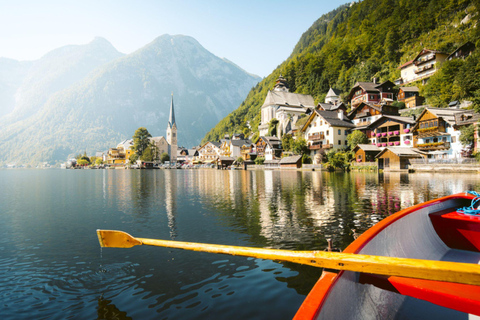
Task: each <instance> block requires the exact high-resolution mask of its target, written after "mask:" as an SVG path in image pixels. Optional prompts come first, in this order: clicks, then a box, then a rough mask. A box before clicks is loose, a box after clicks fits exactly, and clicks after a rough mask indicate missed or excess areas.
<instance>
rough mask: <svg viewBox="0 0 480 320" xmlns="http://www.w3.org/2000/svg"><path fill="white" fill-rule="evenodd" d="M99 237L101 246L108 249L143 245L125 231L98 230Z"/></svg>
mask: <svg viewBox="0 0 480 320" xmlns="http://www.w3.org/2000/svg"><path fill="white" fill-rule="evenodd" d="M97 236H98V241H99V242H100V246H101V247H106V248H131V247H133V246H137V245H141V244H142V242H141V241H139V240H137V239H135V238H134V237H132V236H131V235H129V234H128V233H126V232H123V231H117V230H99V229H98V230H97Z"/></svg>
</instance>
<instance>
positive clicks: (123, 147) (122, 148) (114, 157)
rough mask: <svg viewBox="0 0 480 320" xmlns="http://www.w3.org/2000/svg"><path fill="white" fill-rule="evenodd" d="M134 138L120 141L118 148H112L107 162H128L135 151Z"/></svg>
mask: <svg viewBox="0 0 480 320" xmlns="http://www.w3.org/2000/svg"><path fill="white" fill-rule="evenodd" d="M132 147H133V140H132V139H127V140H124V141H122V142H120V143H119V144H118V145H117V147H116V148H110V149H109V150H108V154H107V164H126V163H128V159H129V158H130V156H131V155H132V154H133V153H134V151H133V148H132Z"/></svg>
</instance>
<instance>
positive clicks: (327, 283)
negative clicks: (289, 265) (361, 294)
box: [294, 192, 475, 320]
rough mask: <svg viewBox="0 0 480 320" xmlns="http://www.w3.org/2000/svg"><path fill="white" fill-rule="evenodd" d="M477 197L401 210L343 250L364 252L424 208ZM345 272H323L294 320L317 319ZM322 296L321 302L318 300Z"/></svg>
mask: <svg viewBox="0 0 480 320" xmlns="http://www.w3.org/2000/svg"><path fill="white" fill-rule="evenodd" d="M474 197H475V196H474V195H472V194H469V193H466V192H463V193H456V194H453V195H448V196H444V197H441V198H437V199H433V200H429V201H426V202H422V203H419V204H417V205H414V206H411V207H408V208H405V209H403V210H400V211H398V212H396V213H394V214H392V215H390V216H388V217H386V218H384V219H382V220H381V221H379V222H378V223H376V224H375V225H373V226H372V227H370V228H369V229H368V230H366V231H365V232H364V233H363V234H361V235H360V236H359V237H358V238H357V239H355V240H354V241H353V242H352V243H351V244H350V245H348V246H347V248H345V250H343V252H345V253H358V252H359V251H360V250H362V249H363V248H364V247H365V246H366V245H367V244H368V243H369V242H370V241H372V240H373V239H374V238H375V237H376V236H377V235H378V234H379V233H380V232H382V231H383V230H384V229H386V228H387V227H388V226H390V225H392V224H393V223H394V222H396V221H398V220H400V219H402V218H404V217H405V216H407V215H409V214H411V213H414V212H417V211H418V210H421V209H423V208H427V207H430V206H433V205H436V204H439V203H442V202H445V201H448V200H456V199H466V200H471V199H473V198H474ZM344 272H345V271H339V272H338V273H336V272H332V271H325V270H324V271H323V272H322V276H321V277H320V279H319V280H318V281H317V283H316V284H315V285H314V287H313V288H312V290H311V291H310V292H309V294H308V295H307V297H306V298H305V300H304V302H303V303H302V305H301V306H300V308H299V309H298V311H297V314H296V315H295V317H294V320H295V319H296V320H300V319H315V318H316V317H317V315H318V314H319V312H320V310H321V309H322V306H323V304H324V303H325V301H326V300H327V298H328V296H329V294H330V292H331V290H332V288H333V287H334V286H335V284H336V282H337V281H338V280H339V279H340V278H341V277H342V275H343V273H344ZM319 296H320V300H319V299H318V298H319Z"/></svg>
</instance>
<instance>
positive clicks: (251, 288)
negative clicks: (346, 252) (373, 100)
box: [0, 169, 480, 319]
mask: <svg viewBox="0 0 480 320" xmlns="http://www.w3.org/2000/svg"><path fill="white" fill-rule="evenodd" d="M0 190H1V192H0V218H1V224H0V234H1V235H2V236H1V238H0V275H1V276H0V303H1V306H0V316H1V319H291V318H292V317H293V315H294V314H295V312H296V310H297V309H298V307H299V306H300V304H301V303H302V301H303V299H304V298H305V296H306V294H307V293H308V292H309V290H310V289H311V288H312V286H313V285H314V283H315V282H316V280H317V279H318V277H319V276H320V273H321V270H320V269H317V268H313V267H306V266H298V265H295V264H291V263H277V262H273V261H268V260H260V259H253V258H242V257H233V256H225V255H216V254H209V253H198V252H188V251H182V250H175V249H166V248H157V247H147V246H137V247H134V248H131V249H114V248H103V249H101V248H100V246H99V244H98V239H97V236H96V233H95V230H96V229H117V230H123V231H126V232H128V233H130V234H132V235H134V236H137V237H143V238H156V239H174V240H182V241H194V242H206V243H217V244H229V245H239V246H254V247H267V248H281V249H293V250H318V249H324V248H325V247H326V239H327V238H332V239H333V240H334V245H335V246H337V247H339V248H342V249H343V248H345V247H346V246H347V245H348V244H349V243H350V242H351V241H352V240H353V233H354V231H353V230H355V232H357V233H361V232H363V231H365V230H366V229H368V228H369V227H370V226H372V225H373V224H375V223H376V222H378V221H380V220H381V219H383V218H384V217H386V216H388V215H390V214H392V213H394V212H396V211H398V210H400V209H403V208H406V207H409V206H411V205H414V204H417V203H420V202H423V201H427V200H430V199H434V198H437V197H439V196H443V195H448V194H452V193H456V192H463V191H466V190H477V191H479V190H480V180H479V179H478V178H477V176H475V175H467V174H465V175H462V174H456V175H453V174H410V175H407V174H399V173H392V174H383V175H378V174H371V173H368V174H366V173H356V174H339V173H336V174H331V173H325V172H297V171H282V172H278V171H217V170H150V171H148V170H54V169H52V170H0Z"/></svg>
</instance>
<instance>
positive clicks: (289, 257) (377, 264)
mask: <svg viewBox="0 0 480 320" xmlns="http://www.w3.org/2000/svg"><path fill="white" fill-rule="evenodd" d="M97 235H98V240H99V241H100V245H101V246H102V247H111V248H131V247H133V246H136V245H149V246H157V247H167V248H177V249H185V250H192V251H201V252H211V253H223V254H230V255H234V256H235V255H236V256H246V257H254V258H260V259H270V260H280V261H289V262H294V263H300V264H306V265H310V266H315V267H322V268H329V269H337V270H348V271H356V272H364V273H373V274H380V275H386V276H400V277H408V278H416V279H425V280H436V281H447V282H455V283H463V284H471V285H480V265H477V264H471V263H459V262H445V261H433V260H419V259H407V258H392V257H382V256H370V255H361V254H352V253H339V252H325V251H289V250H277V249H262V248H251V247H237V246H226V245H216V244H206V243H194V242H181V241H170V240H155V239H144V238H134V237H132V236H131V235H129V234H128V233H125V232H123V231H115V230H97Z"/></svg>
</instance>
